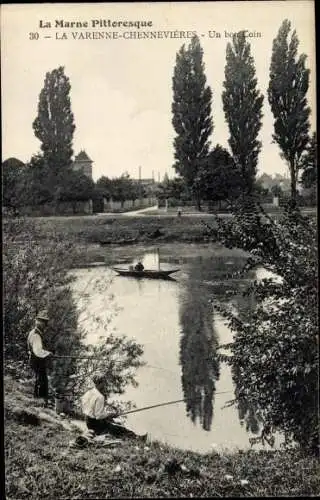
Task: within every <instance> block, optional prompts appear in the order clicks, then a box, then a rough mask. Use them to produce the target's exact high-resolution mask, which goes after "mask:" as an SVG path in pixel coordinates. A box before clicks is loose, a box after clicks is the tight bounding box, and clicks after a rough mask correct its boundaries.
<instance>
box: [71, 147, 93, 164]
mask: <svg viewBox="0 0 320 500" xmlns="http://www.w3.org/2000/svg"><path fill="white" fill-rule="evenodd" d="M74 160H75V161H91V162H92V160H91V159H90V158H89V156H88V155H87V153H86V152H85V150H84V149H83V150H82V151H80V153H79V154H78V155H77V156H76V157H75V159H74Z"/></svg>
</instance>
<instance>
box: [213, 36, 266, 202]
mask: <svg viewBox="0 0 320 500" xmlns="http://www.w3.org/2000/svg"><path fill="white" fill-rule="evenodd" d="M255 74H256V71H255V67H254V60H253V57H252V56H251V49H250V44H249V43H248V42H247V41H246V38H245V32H244V31H241V32H239V33H238V34H236V35H234V37H233V41H232V43H228V45H227V53H226V66H225V81H224V83H223V86H224V91H223V93H222V101H223V110H224V113H225V117H226V121H227V123H228V127H229V133H230V138H229V145H230V148H231V151H232V153H233V157H234V160H235V162H236V164H237V165H238V167H239V170H240V174H241V178H242V183H241V184H242V190H243V192H244V193H245V194H251V193H252V191H253V187H254V182H255V177H256V171H257V163H258V155H259V152H260V150H261V142H260V141H258V134H259V131H260V128H261V118H262V105H263V96H262V95H261V93H260V91H259V90H258V88H257V78H256V77H255Z"/></svg>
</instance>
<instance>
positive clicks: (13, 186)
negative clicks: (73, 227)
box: [2, 155, 148, 211]
mask: <svg viewBox="0 0 320 500" xmlns="http://www.w3.org/2000/svg"><path fill="white" fill-rule="evenodd" d="M2 180H3V187H4V188H3V205H4V206H5V207H7V208H9V209H13V210H18V211H19V209H21V208H22V207H25V206H28V205H35V206H39V205H42V204H44V203H53V202H56V203H59V202H61V201H62V202H63V201H68V202H77V201H86V200H90V199H91V200H93V201H94V202H97V204H98V202H100V204H101V208H100V209H101V210H102V199H103V198H106V199H107V200H110V199H113V200H114V201H120V202H122V203H123V202H124V201H125V200H137V199H138V198H140V197H145V196H147V194H148V193H147V192H146V189H145V187H144V186H140V185H139V183H138V182H136V181H134V180H133V179H131V178H130V176H129V174H127V173H123V174H122V175H121V176H120V177H117V178H113V179H109V178H108V177H105V176H103V177H101V178H100V179H98V181H97V182H94V181H93V180H92V179H90V178H88V177H87V176H86V175H84V174H83V173H81V172H78V171H74V170H72V168H65V169H61V171H60V173H59V175H58V174H57V175H55V173H54V171H53V170H52V169H51V168H50V167H48V166H46V165H45V163H44V160H43V157H42V156H41V155H38V156H33V158H32V160H31V162H30V163H29V164H27V165H24V164H23V163H22V162H21V161H19V160H17V159H16V158H9V159H8V160H5V161H4V162H3V163H2Z"/></svg>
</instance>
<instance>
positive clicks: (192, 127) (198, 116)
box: [172, 36, 213, 209]
mask: <svg viewBox="0 0 320 500" xmlns="http://www.w3.org/2000/svg"><path fill="white" fill-rule="evenodd" d="M172 85H173V103H172V113H173V118H172V124H173V127H174V130H175V132H176V134H177V135H176V137H175V138H174V157H175V163H174V165H173V166H174V168H175V170H176V172H177V173H178V174H180V175H181V176H182V177H183V178H184V179H185V181H186V185H187V186H188V188H189V190H190V191H191V193H192V194H193V195H194V196H195V199H196V203H197V206H198V208H199V209H200V208H201V186H200V182H199V172H200V169H201V164H202V162H203V160H204V159H205V158H206V157H207V154H208V152H209V146H210V142H209V137H210V135H211V133H212V130H213V124H212V118H211V101H212V92H211V89H210V87H209V86H208V85H207V84H206V75H205V66H204V63H203V50H202V48H201V45H200V42H199V39H198V37H197V36H194V37H193V38H192V40H191V42H190V45H189V46H188V47H187V48H186V47H185V45H183V46H182V47H181V49H180V50H179V52H178V53H177V55H176V64H175V68H174V75H173V79H172Z"/></svg>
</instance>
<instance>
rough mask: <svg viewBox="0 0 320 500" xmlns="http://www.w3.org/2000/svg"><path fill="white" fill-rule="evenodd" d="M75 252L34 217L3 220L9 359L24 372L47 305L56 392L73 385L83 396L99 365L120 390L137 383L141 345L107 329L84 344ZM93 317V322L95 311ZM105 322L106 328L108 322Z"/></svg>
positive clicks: (117, 391)
mask: <svg viewBox="0 0 320 500" xmlns="http://www.w3.org/2000/svg"><path fill="white" fill-rule="evenodd" d="M76 254H77V249H76V246H75V245H74V244H73V243H72V241H71V240H69V241H63V240H62V237H61V236H60V237H59V236H57V235H56V234H55V233H54V232H53V231H52V232H50V230H49V229H48V228H47V233H46V237H44V235H43V234H42V233H41V232H40V233H39V234H38V233H37V231H36V228H35V225H34V223H33V222H32V221H31V220H30V219H17V218H14V219H13V218H7V219H6V220H5V221H4V239H3V267H4V348H5V360H6V362H7V366H8V364H9V365H13V366H14V367H15V368H16V371H18V372H20V376H21V370H23V369H26V368H27V365H28V363H27V345H26V341H27V335H28V333H29V331H30V330H31V328H32V327H33V326H34V319H35V316H36V314H37V312H39V310H41V309H43V308H47V309H48V313H49V317H50V321H49V323H48V333H47V334H46V339H45V347H46V348H47V349H48V350H50V351H52V352H53V353H54V356H57V357H56V358H55V359H53V365H52V368H53V369H52V379H51V383H52V386H53V388H54V389H55V390H56V391H57V393H60V394H68V392H69V391H70V390H74V391H75V393H76V395H77V396H78V395H79V393H80V391H81V390H82V389H84V388H85V383H86V380H87V379H88V376H89V375H90V373H91V371H92V370H97V369H99V371H103V372H105V374H106V375H107V378H108V380H109V387H108V394H111V393H114V394H121V393H123V391H124V388H125V386H126V384H128V383H133V384H134V383H135V379H134V371H135V369H136V368H137V367H138V366H140V364H141V363H140V361H139V358H140V356H141V354H142V347H141V346H140V345H138V344H136V343H135V342H134V341H131V340H130V339H126V338H125V337H123V338H117V337H114V336H112V335H108V334H107V333H108V332H106V336H105V338H104V340H102V341H101V342H100V343H99V345H97V346H86V345H85V344H84V343H83V340H84V338H85V336H86V331H85V330H84V328H83V327H82V326H81V322H80V321H79V317H80V314H81V312H82V311H81V309H80V308H79V307H78V305H77V304H76V302H75V298H74V295H73V292H72V283H73V281H74V279H75V278H74V277H73V276H72V274H71V273H70V272H69V271H70V269H71V267H72V263H73V260H74V259H75V257H76ZM101 293H104V291H102V292H101ZM88 314H89V315H90V313H89V312H88ZM92 316H93V315H92ZM92 319H93V321H92V323H93V324H94V316H93V318H92ZM104 327H105V330H107V324H106V325H104ZM110 346H111V347H110ZM88 356H92V357H93V358H92V361H91V364H90V366H89V365H88V364H87V363H86V362H85V361H84V360H83V359H81V358H83V357H88ZM114 357H116V358H117V362H115V361H114ZM72 375H73V376H74V377H71V376H72Z"/></svg>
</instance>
